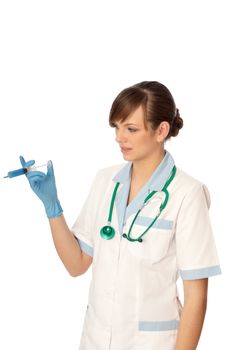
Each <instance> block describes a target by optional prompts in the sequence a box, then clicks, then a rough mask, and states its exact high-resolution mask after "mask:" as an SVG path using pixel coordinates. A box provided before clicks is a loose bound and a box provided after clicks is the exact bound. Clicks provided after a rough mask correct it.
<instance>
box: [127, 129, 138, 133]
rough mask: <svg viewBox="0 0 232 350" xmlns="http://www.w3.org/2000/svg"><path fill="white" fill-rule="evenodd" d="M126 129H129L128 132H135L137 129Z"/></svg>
mask: <svg viewBox="0 0 232 350" xmlns="http://www.w3.org/2000/svg"><path fill="white" fill-rule="evenodd" d="M128 130H129V131H130V132H136V131H138V130H137V129H133V128H128Z"/></svg>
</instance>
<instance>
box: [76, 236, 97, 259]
mask: <svg viewBox="0 0 232 350" xmlns="http://www.w3.org/2000/svg"><path fill="white" fill-rule="evenodd" d="M74 237H75V238H76V240H78V242H79V244H80V248H81V250H83V252H84V253H86V254H87V255H89V256H92V257H93V248H92V247H90V246H89V245H88V244H87V243H85V242H83V241H82V240H80V239H79V238H77V237H76V236H75V235H74Z"/></svg>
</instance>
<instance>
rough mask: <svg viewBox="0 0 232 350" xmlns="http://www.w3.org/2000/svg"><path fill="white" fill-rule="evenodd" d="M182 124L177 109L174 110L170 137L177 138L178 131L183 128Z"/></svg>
mask: <svg viewBox="0 0 232 350" xmlns="http://www.w3.org/2000/svg"><path fill="white" fill-rule="evenodd" d="M183 125H184V122H183V119H182V118H181V117H180V113H179V109H178V108H177V109H176V115H175V117H174V119H173V123H172V128H171V136H177V135H178V133H179V130H180V129H181V128H182V127H183Z"/></svg>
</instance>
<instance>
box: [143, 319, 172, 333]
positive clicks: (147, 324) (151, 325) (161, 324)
mask: <svg viewBox="0 0 232 350" xmlns="http://www.w3.org/2000/svg"><path fill="white" fill-rule="evenodd" d="M178 327H179V321H178V320H171V321H156V322H154V321H152V322H151V321H139V331H148V332H160V331H172V330H175V329H178Z"/></svg>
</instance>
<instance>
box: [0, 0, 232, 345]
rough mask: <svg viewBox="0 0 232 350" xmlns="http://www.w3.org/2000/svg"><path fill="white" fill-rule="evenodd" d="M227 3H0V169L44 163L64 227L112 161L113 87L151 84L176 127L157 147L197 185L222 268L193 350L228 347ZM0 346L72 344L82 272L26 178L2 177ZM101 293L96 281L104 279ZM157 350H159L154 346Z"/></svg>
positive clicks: (83, 286)
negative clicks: (75, 271) (74, 271)
mask: <svg viewBox="0 0 232 350" xmlns="http://www.w3.org/2000/svg"><path fill="white" fill-rule="evenodd" d="M229 5H230V1H223V0H220V1H212V0H211V1H196V0H195V1H184V0H183V1H173V0H172V1H165V0H162V1H154V0H153V1H148V0H143V1H135V0H133V1H126V0H124V1H122V0H120V1H119V0H117V1H109V0H108V1H103V0H98V1H93V0H92V1H87V0H85V1H67V0H66V1H58V0H56V1H51V0H46V1H44V0H40V1H33V0H30V1H22V0H21V1H13V0H11V1H0V116H1V128H0V152H1V159H0V173H1V175H5V174H6V172H7V171H9V170H13V169H17V168H19V167H20V163H19V159H18V157H19V155H20V154H22V155H23V156H24V157H25V158H26V159H27V160H28V159H35V160H36V163H37V164H40V163H43V162H44V161H47V160H48V159H52V160H53V163H54V169H55V175H56V183H57V188H58V194H59V198H60V201H61V204H62V207H63V209H64V214H65V217H66V220H67V222H68V224H69V226H71V225H72V224H73V222H74V221H75V219H76V217H77V215H78V213H79V211H80V209H81V207H82V204H83V201H84V199H85V197H86V195H87V193H88V190H89V187H90V184H91V182H92V180H93V177H94V175H95V172H96V171H97V170H98V169H99V168H101V167H105V166H110V165H113V164H118V163H122V162H124V160H123V158H122V154H121V153H120V150H119V148H118V146H117V144H116V142H115V140H114V130H113V129H111V128H110V127H109V125H108V115H109V110H110V107H111V104H112V102H113V99H114V98H115V97H116V95H117V94H118V93H119V92H120V91H121V90H122V89H124V88H125V87H128V86H130V85H132V84H135V83H137V82H140V81H143V80H158V81H160V82H162V83H164V84H165V85H166V86H167V87H168V88H169V89H170V90H171V92H172V94H173V96H174V98H175V100H176V104H177V107H178V108H179V110H180V114H181V116H182V118H183V120H184V128H183V129H182V130H181V131H180V134H179V136H178V137H177V138H173V139H172V140H171V141H169V142H168V143H167V144H166V148H167V149H168V150H169V151H170V152H171V154H172V155H173V157H174V159H175V161H176V164H177V166H179V167H180V168H182V169H183V170H185V171H186V172H188V173H190V174H191V175H192V176H194V177H196V178H197V179H199V180H200V181H202V182H203V183H205V184H206V185H207V186H208V188H209V190H210V193H211V200H212V204H211V208H210V215H211V219H212V225H213V227H214V234H215V240H216V244H217V248H218V253H219V256H220V262H221V268H222V272H223V274H222V275H220V276H217V277H213V278H211V279H210V281H209V297H208V310H207V315H206V319H205V324H204V328H203V333H202V336H201V339H200V343H199V346H198V349H199V350H203V349H219V348H221V346H222V342H223V341H225V343H224V344H225V345H224V347H225V348H230V347H231V335H230V334H231V329H230V328H231V320H230V313H231V307H232V302H231V294H232V288H231V271H230V266H231V243H232V240H231V205H230V204H229V200H230V198H231V196H232V191H231V184H230V181H231V164H230V163H231V157H230V154H231V146H232V145H231V78H232V74H231V58H232V57H231V51H230V46H231V45H230V43H231V37H230V32H231V30H232V24H231V12H230V10H229V8H230V7H229ZM0 215H1V220H0V278H1V280H0V330H1V336H0V348H1V349H4V350H13V349H24V350H27V349H30V350H31V349H33V350H38V349H51V350H53V349H56V350H64V349H65V350H74V349H78V344H79V340H80V335H81V331H82V322H83V318H84V314H85V310H86V305H87V296H88V287H89V282H90V278H91V269H89V270H88V272H87V273H86V274H85V275H82V276H81V277H79V278H72V277H71V276H70V275H69V274H68V272H67V271H66V270H65V268H64V266H63V265H62V263H61V261H60V260H59V258H58V255H57V254H56V251H55V248H54V245H53V241H52V237H51V234H50V231H49V225H48V222H47V218H46V216H45V213H44V209H43V205H42V203H41V202H40V201H39V199H37V197H36V196H35V194H34V193H33V192H32V191H31V189H30V187H29V185H28V182H27V180H26V178H25V177H23V176H21V177H18V178H14V179H5V180H0ZM103 288H104V286H103ZM160 350H161V349H160Z"/></svg>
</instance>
